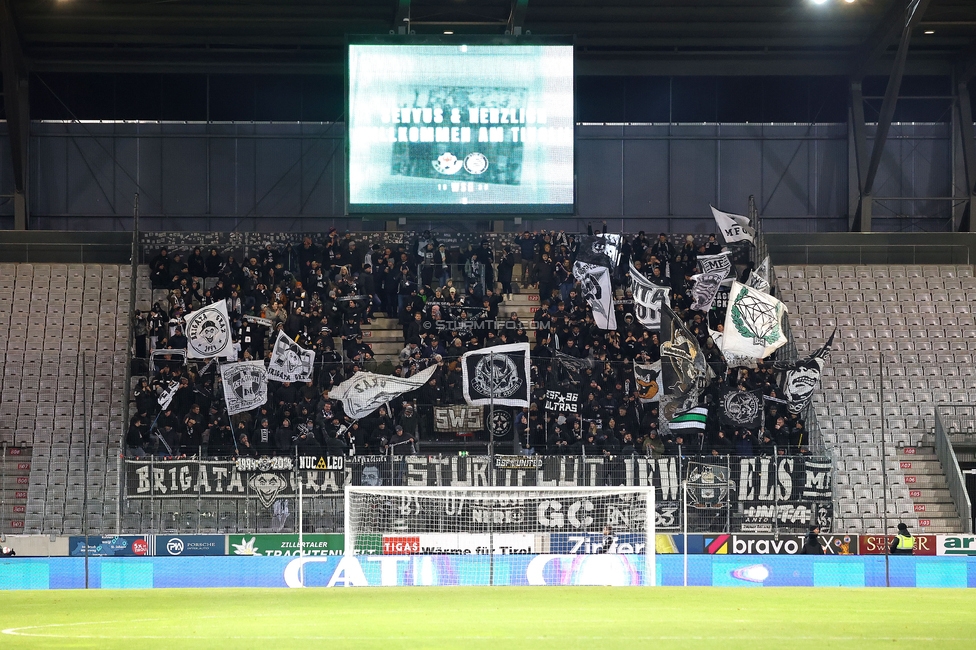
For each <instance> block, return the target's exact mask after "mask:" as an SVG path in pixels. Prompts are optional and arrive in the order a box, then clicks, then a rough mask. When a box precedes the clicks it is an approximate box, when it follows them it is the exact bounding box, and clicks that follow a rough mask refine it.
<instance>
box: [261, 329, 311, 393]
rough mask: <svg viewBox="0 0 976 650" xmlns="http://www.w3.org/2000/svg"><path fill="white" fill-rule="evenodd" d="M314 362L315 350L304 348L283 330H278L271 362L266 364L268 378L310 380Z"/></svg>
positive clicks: (276, 379)
mask: <svg viewBox="0 0 976 650" xmlns="http://www.w3.org/2000/svg"><path fill="white" fill-rule="evenodd" d="M314 363H315V350H306V349H305V348H303V347H302V346H300V345H298V344H297V343H295V342H294V341H292V340H291V339H290V338H288V335H287V334H285V333H284V332H278V338H277V339H275V344H274V351H273V352H272V353H271V363H269V364H268V378H269V379H273V380H275V381H312V367H313V364H314Z"/></svg>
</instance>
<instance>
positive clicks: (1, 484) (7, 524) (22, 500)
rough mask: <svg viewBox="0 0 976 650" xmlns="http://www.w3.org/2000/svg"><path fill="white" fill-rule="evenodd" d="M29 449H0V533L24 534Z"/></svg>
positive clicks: (28, 481)
mask: <svg viewBox="0 0 976 650" xmlns="http://www.w3.org/2000/svg"><path fill="white" fill-rule="evenodd" d="M30 466H31V448H30V447H10V446H7V444H6V443H4V445H3V446H2V447H0V533H2V534H6V535H9V534H11V533H15V534H16V533H22V532H24V517H25V515H26V513H27V489H28V486H29V484H30Z"/></svg>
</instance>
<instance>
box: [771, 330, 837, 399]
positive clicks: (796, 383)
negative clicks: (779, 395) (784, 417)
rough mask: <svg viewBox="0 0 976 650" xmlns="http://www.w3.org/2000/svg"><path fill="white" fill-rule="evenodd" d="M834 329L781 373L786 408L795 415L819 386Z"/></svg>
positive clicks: (834, 332) (831, 343)
mask: <svg viewBox="0 0 976 650" xmlns="http://www.w3.org/2000/svg"><path fill="white" fill-rule="evenodd" d="M836 333H837V330H836V329H835V330H834V331H833V333H832V334H831V335H830V338H829V339H827V342H826V343H824V345H823V347H822V348H820V349H819V350H817V351H816V352H814V353H813V354H812V355H810V356H809V357H807V358H805V359H800V360H798V361H796V362H794V365H793V366H792V367H791V368H790V369H789V370H787V371H786V373H784V375H783V395H785V396H786V402H787V407H786V408H787V409H789V411H790V413H792V414H794V415H797V414H799V413H801V412H802V411H803V409H804V408H806V406H807V404H809V403H810V400H811V399H813V394H814V392H816V390H817V387H819V386H820V375H821V373H822V372H823V369H824V366H825V365H826V363H827V357H828V356H829V355H830V348H831V346H833V344H834V334H836Z"/></svg>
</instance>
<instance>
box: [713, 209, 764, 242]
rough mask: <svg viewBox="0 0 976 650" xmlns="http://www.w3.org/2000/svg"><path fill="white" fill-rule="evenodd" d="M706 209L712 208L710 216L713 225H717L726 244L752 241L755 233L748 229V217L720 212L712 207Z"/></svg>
mask: <svg viewBox="0 0 976 650" xmlns="http://www.w3.org/2000/svg"><path fill="white" fill-rule="evenodd" d="M708 207H710V208H712V216H713V217H715V223H716V224H718V228H719V230H721V231H722V237H724V238H725V242H726V243H727V244H731V243H733V242H738V241H748V242H751V241H752V238H753V235H754V234H755V231H754V230H753V229H752V228H750V227H749V217H743V216H742V215H741V214H731V213H729V212H722V211H721V210H718V209H716V208H715V207H714V206H708Z"/></svg>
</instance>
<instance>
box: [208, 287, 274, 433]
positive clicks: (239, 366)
mask: <svg viewBox="0 0 976 650" xmlns="http://www.w3.org/2000/svg"><path fill="white" fill-rule="evenodd" d="M221 302H223V301H221ZM220 378H221V381H222V382H223V384H224V401H225V402H226V403H227V414H228V415H237V414H238V413H243V412H244V411H250V410H252V409H256V408H258V407H259V406H261V405H262V404H264V403H265V402H267V401H268V374H267V372H266V371H265V368H264V362H263V361H240V362H238V363H228V364H225V365H223V366H221V367H220Z"/></svg>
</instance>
